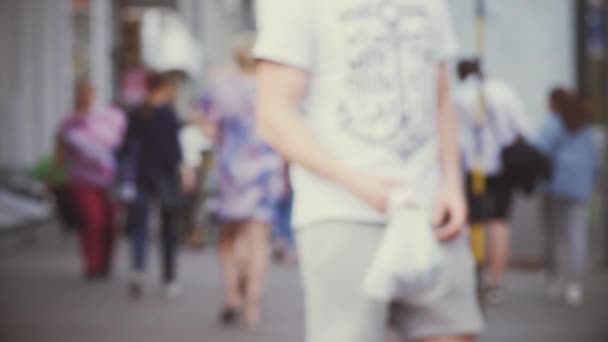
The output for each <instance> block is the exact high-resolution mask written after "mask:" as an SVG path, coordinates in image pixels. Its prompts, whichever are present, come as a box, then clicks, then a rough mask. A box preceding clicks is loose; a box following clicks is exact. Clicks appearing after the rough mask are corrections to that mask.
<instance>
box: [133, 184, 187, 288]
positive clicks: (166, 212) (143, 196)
mask: <svg viewBox="0 0 608 342" xmlns="http://www.w3.org/2000/svg"><path fill="white" fill-rule="evenodd" d="M153 199H154V196H153V195H152V193H150V192H145V191H139V193H138V195H137V198H136V199H135V201H134V202H133V203H132V204H131V205H130V206H129V209H128V218H127V227H128V232H129V235H130V238H131V257H132V265H131V267H132V268H133V270H134V271H138V272H143V271H145V269H146V264H147V259H148V258H147V257H148V247H149V244H150V243H149V236H150V227H149V216H150V203H151V202H152V200H153ZM176 214H177V208H176V207H175V206H168V205H163V204H162V203H161V241H162V246H161V247H162V267H163V271H162V280H163V281H164V282H165V283H170V282H173V281H175V279H176V259H177V247H178V232H177V226H176V219H177V215H176Z"/></svg>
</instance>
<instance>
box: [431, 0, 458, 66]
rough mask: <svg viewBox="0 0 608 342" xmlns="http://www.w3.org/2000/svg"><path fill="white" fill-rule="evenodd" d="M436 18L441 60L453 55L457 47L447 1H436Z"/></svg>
mask: <svg viewBox="0 0 608 342" xmlns="http://www.w3.org/2000/svg"><path fill="white" fill-rule="evenodd" d="M436 18H437V28H438V44H437V46H438V50H439V51H438V54H439V56H438V57H439V59H440V60H441V61H445V60H448V59H451V58H452V57H454V56H455V55H456V53H457V49H458V43H457V41H456V37H455V35H454V28H453V26H452V17H451V16H450V11H449V6H448V4H447V1H445V0H438V1H437V16H436Z"/></svg>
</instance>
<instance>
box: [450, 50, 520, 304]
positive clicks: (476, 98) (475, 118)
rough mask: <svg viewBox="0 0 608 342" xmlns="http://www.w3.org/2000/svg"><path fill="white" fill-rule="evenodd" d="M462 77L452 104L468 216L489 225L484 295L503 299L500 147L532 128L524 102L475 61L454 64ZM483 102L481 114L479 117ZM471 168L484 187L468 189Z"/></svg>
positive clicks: (506, 208) (507, 200)
mask: <svg viewBox="0 0 608 342" xmlns="http://www.w3.org/2000/svg"><path fill="white" fill-rule="evenodd" d="M458 76H459V78H460V80H461V81H462V82H461V84H460V87H459V88H458V90H457V91H456V94H455V95H456V96H455V103H456V107H457V110H458V113H459V115H460V122H459V123H460V128H461V133H460V138H461V146H462V157H463V161H464V163H463V164H464V165H463V166H464V168H465V172H466V173H467V190H468V191H467V194H468V196H467V197H468V202H469V220H470V221H471V223H488V226H489V231H490V237H491V238H490V256H491V261H490V268H489V272H488V276H487V280H486V285H487V288H486V289H484V290H486V294H487V299H488V302H489V303H490V304H500V303H501V302H502V301H503V299H504V291H503V290H502V283H503V277H504V274H505V268H506V265H507V261H508V258H509V248H510V226H509V214H510V211H511V202H512V188H511V186H510V185H509V181H508V179H507V178H506V177H505V175H504V174H503V166H502V160H501V153H502V150H503V149H504V148H505V147H507V146H509V145H511V144H513V143H514V142H515V140H516V139H517V138H518V137H523V138H527V139H529V138H530V136H531V127H530V124H529V120H528V118H527V116H526V112H525V111H524V108H523V105H522V103H521V101H520V99H519V97H518V95H517V94H516V93H515V91H514V90H513V89H512V88H511V87H510V86H509V85H507V84H506V83H504V82H502V81H499V80H497V79H494V78H489V77H484V75H483V74H482V72H481V67H480V62H479V61H478V60H464V61H462V62H461V63H460V64H459V65H458ZM482 103H483V106H484V108H483V114H482V115H481V119H480V116H479V113H480V110H481V106H482ZM476 172H479V173H481V174H483V176H482V177H484V178H485V183H486V186H485V187H486V189H485V191H479V193H477V191H473V183H474V182H475V180H474V178H475V177H477V176H474V174H475V173H476Z"/></svg>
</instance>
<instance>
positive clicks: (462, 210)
mask: <svg viewBox="0 0 608 342" xmlns="http://www.w3.org/2000/svg"><path fill="white" fill-rule="evenodd" d="M437 82H438V83H437V93H438V96H437V98H438V120H437V125H438V134H439V155H440V159H441V161H440V162H441V172H442V181H443V182H442V184H441V187H442V188H441V194H440V197H439V200H438V203H437V209H436V211H435V224H436V225H438V226H439V225H441V226H442V227H441V229H440V230H439V237H440V238H442V239H450V238H453V237H455V236H457V235H458V234H459V233H460V232H461V230H462V228H463V226H464V225H465V221H466V205H465V202H464V196H463V186H462V169H461V166H460V144H459V141H458V122H457V121H458V119H457V114H456V110H455V108H454V104H453V102H452V99H451V95H450V85H449V76H448V66H447V63H445V62H442V63H441V64H440V65H439V78H438V81H437ZM446 220H447V222H444V221H446Z"/></svg>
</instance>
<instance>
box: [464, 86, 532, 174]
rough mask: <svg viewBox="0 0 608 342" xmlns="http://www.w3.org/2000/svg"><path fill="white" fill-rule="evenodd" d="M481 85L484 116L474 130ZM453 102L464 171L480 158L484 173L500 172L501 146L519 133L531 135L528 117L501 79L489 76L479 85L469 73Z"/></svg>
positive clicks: (507, 143) (526, 135)
mask: <svg viewBox="0 0 608 342" xmlns="http://www.w3.org/2000/svg"><path fill="white" fill-rule="evenodd" d="M481 89H483V96H484V101H485V106H486V116H485V120H484V124H483V126H482V129H481V130H478V131H476V130H475V127H476V124H475V122H476V121H475V118H476V116H477V113H478V110H479V105H480V100H479V95H480V90H481ZM455 104H456V108H457V110H458V113H459V116H460V120H459V122H460V140H461V147H462V156H463V164H464V167H465V169H466V170H467V171H471V170H472V169H473V167H474V166H475V165H476V164H477V163H479V162H481V165H482V166H483V168H484V171H485V172H486V173H488V174H490V175H494V174H498V173H500V172H501V171H502V161H501V151H502V149H503V148H504V147H506V146H508V145H510V144H512V143H513V142H514V141H515V139H516V138H517V137H518V136H519V135H521V136H523V137H525V138H527V139H530V137H531V130H532V129H531V125H530V120H529V119H528V117H527V116H526V112H525V110H524V106H523V105H522V102H521V100H520V99H519V97H518V96H517V94H516V93H515V91H514V90H513V89H512V88H511V87H509V86H508V85H507V84H506V83H504V82H501V81H498V80H496V79H492V78H489V79H485V80H484V81H483V86H482V82H481V79H480V78H479V77H477V76H469V77H468V78H467V79H465V80H464V82H463V83H462V84H461V85H460V87H459V88H458V90H457V91H456V93H455ZM478 145H481V146H480V147H478Z"/></svg>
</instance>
